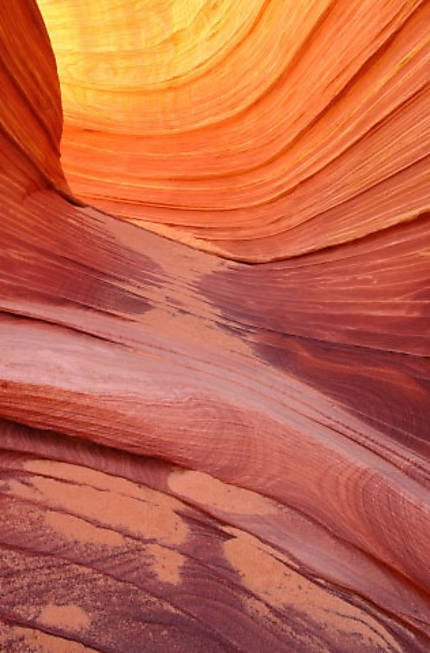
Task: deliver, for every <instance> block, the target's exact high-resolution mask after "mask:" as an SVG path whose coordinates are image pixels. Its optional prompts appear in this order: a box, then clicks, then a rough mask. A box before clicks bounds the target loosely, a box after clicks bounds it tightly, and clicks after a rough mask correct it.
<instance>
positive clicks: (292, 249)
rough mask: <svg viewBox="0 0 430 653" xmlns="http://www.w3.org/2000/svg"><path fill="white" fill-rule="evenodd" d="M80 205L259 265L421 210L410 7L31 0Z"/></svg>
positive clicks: (419, 72) (423, 33) (423, 116)
mask: <svg viewBox="0 0 430 653" xmlns="http://www.w3.org/2000/svg"><path fill="white" fill-rule="evenodd" d="M39 4H40V7H41V10H42V12H43V15H44V18H45V20H46V24H47V26H48V29H49V33H50V37H51V40H52V44H53V48H54V52H55V55H56V58H57V65H58V72H59V77H60V82H61V88H62V96H63V108H64V116H65V123H64V136H63V142H62V153H63V159H62V161H63V166H64V170H65V173H66V176H67V179H68V181H69V183H70V185H71V187H72V189H73V191H74V192H75V193H76V194H77V195H78V196H79V197H81V198H83V199H84V200H85V201H87V202H89V203H91V204H93V205H95V206H97V207H99V208H101V209H102V210H104V211H108V212H110V213H113V214H115V215H117V216H120V217H122V218H125V219H127V220H130V221H133V222H135V223H136V224H139V225H140V226H144V227H145V228H149V229H152V230H153V231H156V232H159V233H161V234H163V235H167V236H169V237H172V238H175V239H177V240H180V241H182V242H186V243H190V244H192V245H193V246H195V247H198V248H200V249H205V250H208V251H211V252H215V253H218V254H222V255H224V256H227V257H231V258H236V259H240V260H244V261H251V262H253V261H268V260H273V259H276V258H283V257H285V256H291V255H296V254H301V253H303V252H308V251H311V250H315V249H320V248H322V247H327V246H328V245H334V244H339V243H343V242H348V241H351V240H354V239H355V238H357V237H361V236H364V235H366V234H370V233H374V232H376V231H378V230H380V229H384V228H387V227H389V226H392V225H395V224H398V223H401V222H403V221H405V220H410V219H411V218H413V217H415V216H416V215H417V214H418V213H419V212H420V211H421V210H423V208H425V206H426V200H427V199H428V197H427V188H428V185H429V183H430V179H429V177H428V166H427V165H426V164H425V163H424V162H423V158H424V157H425V156H426V155H427V153H428V152H427V140H426V138H424V137H423V136H424V134H425V133H426V130H428V122H427V114H428V89H427V86H428V78H429V73H428V56H429V51H428V39H429V23H430V7H429V4H428V3H427V2H419V0H408V1H405V0H395V1H392V0H390V1H386V0H381V1H378V2H374V0H340V1H339V2H332V1H331V0H313V1H311V0H309V1H300V2H299V1H297V0H270V1H267V0H247V1H246V2H245V1H244V0H241V1H239V2H231V0H219V1H216V2H214V1H212V0H187V1H185V0H142V1H140V2H130V1H129V2H127V1H126V0H62V2H61V3H59V2H58V1H57V0H41V1H40V3H39Z"/></svg>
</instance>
